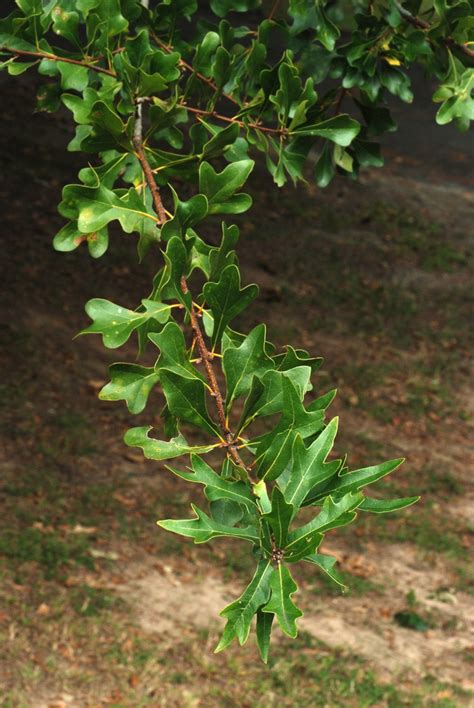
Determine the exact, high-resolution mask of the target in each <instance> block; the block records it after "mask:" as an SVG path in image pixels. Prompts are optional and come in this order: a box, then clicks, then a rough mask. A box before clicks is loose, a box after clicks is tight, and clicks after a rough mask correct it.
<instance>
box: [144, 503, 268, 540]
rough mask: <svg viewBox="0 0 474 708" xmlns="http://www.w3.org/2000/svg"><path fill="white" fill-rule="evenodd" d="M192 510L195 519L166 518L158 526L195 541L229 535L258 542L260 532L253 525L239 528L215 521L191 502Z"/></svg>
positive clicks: (158, 522)
mask: <svg viewBox="0 0 474 708" xmlns="http://www.w3.org/2000/svg"><path fill="white" fill-rule="evenodd" d="M191 507H192V510H193V511H194V513H195V514H196V516H195V517H194V519H164V520H163V521H157V524H158V526H161V527H162V528H164V529H166V530H167V531H172V532H173V533H176V534H179V535H180V536H187V537H189V538H193V539H194V543H207V542H208V541H211V540H212V539H213V538H217V537H219V536H229V537H231V538H241V539H243V540H244V541H250V542H251V543H258V532H257V529H256V528H255V527H253V526H246V527H245V528H238V527H236V526H225V525H224V524H219V523H217V521H214V519H212V518H211V517H210V516H208V515H207V514H205V513H204V511H202V510H201V509H198V508H197V506H195V505H194V504H191Z"/></svg>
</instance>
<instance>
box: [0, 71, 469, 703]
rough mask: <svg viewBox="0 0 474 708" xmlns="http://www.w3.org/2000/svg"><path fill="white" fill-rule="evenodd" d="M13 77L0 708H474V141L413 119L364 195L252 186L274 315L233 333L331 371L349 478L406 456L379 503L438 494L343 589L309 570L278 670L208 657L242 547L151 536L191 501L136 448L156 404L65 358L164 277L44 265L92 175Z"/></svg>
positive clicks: (244, 658)
mask: <svg viewBox="0 0 474 708" xmlns="http://www.w3.org/2000/svg"><path fill="white" fill-rule="evenodd" d="M20 78H21V79H24V80H18V79H17V80H13V79H9V78H2V82H3V83H2V86H1V88H2V93H3V95H4V96H6V100H4V101H3V102H2V107H1V109H0V121H1V123H0V125H1V131H0V155H1V159H2V165H3V169H2V170H1V174H0V180H1V183H0V202H1V203H2V207H3V208H2V225H3V228H2V232H3V234H2V241H3V253H2V266H3V273H2V283H3V285H4V289H3V297H2V299H1V301H0V328H1V331H2V341H3V342H4V344H5V346H4V347H3V350H2V353H1V360H0V364H1V370H2V372H4V376H3V377H2V382H1V387H2V396H1V398H0V436H1V444H0V450H1V452H0V456H1V457H0V465H1V483H0V498H1V502H2V508H3V511H2V522H1V528H0V573H1V585H0V702H1V705H3V706H8V707H10V706H11V707H12V708H13V707H15V708H16V707H17V706H21V707H23V706H32V707H33V708H42V707H43V706H45V707H46V706H50V707H51V708H53V707H54V706H55V707H56V708H60V707H61V706H74V707H82V706H91V707H92V706H107V705H112V706H120V707H124V708H125V707H128V706H133V707H135V706H180V707H181V706H186V707H187V706H189V707H191V706H206V708H207V706H216V707H217V706H218V707H219V708H220V707H221V706H228V707H229V708H230V707H233V706H236V707H239V708H240V707H247V706H252V707H253V706H264V707H265V708H267V706H298V707H299V706H331V707H332V706H370V705H376V706H405V705H407V706H425V705H426V706H463V705H473V704H474V699H473V695H474V694H473V693H472V691H473V690H474V682H473V681H472V661H473V658H474V654H473V649H474V647H473V639H472V628H473V624H474V613H473V606H474V602H473V591H474V582H473V580H474V579H473V576H472V565H471V570H470V566H469V560H470V559H471V560H472V554H471V550H472V531H473V528H474V524H473V520H472V509H473V505H472V501H473V487H472V444H471V446H469V433H470V431H471V430H472V428H471V427H470V424H471V421H472V418H471V417H470V415H471V413H472V411H470V406H471V405H472V391H471V385H472V384H471V381H470V376H469V374H470V369H469V351H470V346H471V345H472V342H470V341H469V340H470V337H471V338H472V321H471V319H472V312H473V308H472V288H471V289H470V287H469V285H470V276H471V274H472V237H471V235H470V234H471V232H472V229H470V228H469V227H470V225H471V223H472V216H473V198H472V193H470V192H469V184H468V180H467V171H468V165H469V161H468V158H466V152H465V150H466V149H467V145H468V143H467V139H466V138H465V137H464V138H462V137H461V138H459V137H457V136H456V135H455V133H453V132H452V131H450V129H447V128H443V129H441V128H438V129H437V130H438V131H441V133H439V132H438V133H436V135H437V136H438V137H436V138H434V137H433V135H432V133H431V130H432V128H431V125H432V124H431V116H429V115H425V113H426V111H425V112H423V110H422V109H423V106H422V108H421V109H420V108H418V109H416V107H415V111H414V114H413V115H414V116H415V122H414V126H415V127H414V128H412V130H411V131H409V130H408V131H407V128H406V127H405V132H404V133H402V134H401V137H400V138H398V142H397V140H395V139H394V138H392V139H391V141H390V142H389V143H388V147H387V156H388V166H387V167H386V168H385V169H384V170H378V171H375V170H374V171H366V172H364V174H363V176H362V178H361V179H360V181H359V182H357V183H355V182H347V181H346V182H343V181H337V182H336V183H334V184H333V185H332V186H331V188H330V189H328V190H325V191H324V192H323V191H320V190H317V189H316V188H315V187H313V186H311V184H310V183H308V185H307V186H303V187H299V188H298V189H297V190H295V189H293V188H292V187H287V188H285V189H283V190H281V191H277V190H276V188H274V187H273V186H272V185H271V183H270V182H269V181H268V180H267V179H264V178H263V177H262V175H258V176H257V177H256V178H254V182H253V187H252V189H251V191H252V193H253V194H255V201H256V205H255V207H254V209H253V211H251V212H249V213H248V214H247V215H245V218H243V219H241V220H240V225H241V229H242V239H241V242H240V246H239V253H240V257H241V262H242V269H243V273H244V280H245V281H246V282H251V281H253V280H255V281H256V282H258V283H259V284H260V285H261V296H260V299H259V301H258V303H257V305H256V306H255V307H254V308H252V310H251V312H250V314H249V315H248V317H247V319H246V320H241V322H240V326H241V328H242V329H246V330H248V329H249V328H250V327H251V326H253V325H254V324H256V323H257V322H258V321H261V320H264V321H267V322H268V323H269V338H270V339H271V340H272V341H274V342H275V343H276V344H278V345H280V346H281V345H284V344H286V343H287V342H291V343H292V344H293V345H296V346H298V345H299V346H304V347H305V348H307V349H309V350H310V351H311V352H312V353H314V354H317V355H321V356H324V358H325V360H326V363H325V366H324V368H323V369H322V370H321V372H320V373H318V375H317V377H316V380H315V388H316V391H317V392H324V391H326V390H328V389H330V388H333V387H334V386H337V387H338V389H339V395H338V397H337V399H336V402H335V404H333V412H334V414H338V415H339V416H340V418H341V423H340V430H341V433H340V435H339V438H338V442H337V451H338V452H339V453H344V452H345V451H346V450H349V451H350V462H351V464H352V467H353V468H354V467H355V466H357V465H359V466H363V465H366V464H372V463H375V462H378V461H382V460H383V459H388V458H391V457H399V456H405V457H406V458H407V461H406V463H405V464H404V465H403V467H402V468H400V469H399V470H398V471H397V472H396V473H395V475H394V476H393V478H392V479H390V480H388V481H387V482H385V484H382V485H381V486H380V490H381V493H383V494H387V495H388V494H391V495H392V496H397V495H398V496H400V495H402V496H403V495H409V494H421V495H422V500H421V501H420V503H419V504H418V505H416V506H415V507H412V508H410V509H408V510H406V511H404V512H399V513H398V514H395V515H392V516H390V517H384V516H382V517H380V516H377V517H371V518H370V519H368V520H367V517H364V519H359V521H358V523H357V524H356V525H353V526H351V527H349V528H348V529H347V530H344V529H342V530H340V531H339V532H337V533H332V534H329V535H328V536H327V540H326V541H325V544H324V548H323V550H324V551H325V552H328V553H332V554H333V555H335V556H336V557H337V558H338V560H339V564H340V568H341V571H342V572H343V574H344V576H345V578H346V581H347V584H348V586H349V591H348V592H347V593H346V594H340V593H339V591H338V590H337V589H334V588H333V587H332V586H330V585H329V584H328V583H327V582H325V581H324V579H323V578H322V577H321V576H320V575H318V574H317V573H316V572H315V571H313V570H312V569H307V568H301V570H300V569H298V571H297V573H296V576H297V580H298V582H299V586H300V598H301V603H302V606H303V609H304V610H305V617H304V619H303V620H302V621H301V633H300V636H299V638H298V639H297V640H295V641H289V640H287V639H284V638H282V637H281V636H279V635H278V633H275V635H276V636H275V642H274V647H273V650H272V657H271V660H270V663H269V666H268V667H265V666H263V665H262V664H261V663H260V661H259V659H258V656H257V651H256V648H255V646H254V644H253V643H252V642H249V644H248V645H246V646H245V647H244V648H238V647H232V648H230V649H229V650H227V651H226V652H224V653H223V654H219V655H214V654H213V647H214V646H215V644H216V641H217V637H218V632H219V629H220V627H221V621H220V620H219V618H218V612H219V610H220V609H221V608H222V607H223V606H224V605H225V604H226V603H227V602H228V601H229V600H231V599H233V598H234V597H235V596H237V594H238V593H239V592H240V589H241V588H243V587H244V585H245V583H246V582H247V581H248V579H249V577H250V574H251V572H252V570H251V565H252V561H251V559H249V558H248V555H247V549H246V548H244V549H243V548H241V546H240V545H238V544H237V545H235V544H232V543H229V542H224V541H216V542H214V543H213V544H212V545H211V544H209V545H204V546H197V547H196V546H194V545H192V544H191V543H190V542H189V541H187V540H185V539H180V538H178V537H176V536H173V535H171V534H167V533H165V532H164V531H160V530H159V529H158V528H157V527H156V525H155V521H156V520H157V519H158V518H167V517H169V516H173V515H174V516H184V515H185V514H186V513H187V509H188V506H189V502H190V501H192V500H194V499H197V498H198V495H197V493H196V495H194V490H192V492H190V491H189V490H188V489H187V488H186V486H185V485H183V484H181V483H180V482H179V481H177V480H175V479H171V477H170V475H169V473H167V472H166V470H165V469H164V466H163V465H160V464H158V463H152V462H146V461H144V460H143V459H142V457H141V456H140V455H139V454H138V453H137V452H136V451H135V450H132V449H130V448H127V447H125V445H124V444H123V442H122V435H123V433H124V431H125V430H126V429H127V428H128V427H130V426H131V425H137V424H145V423H155V425H159V421H158V416H157V411H158V410H159V406H156V410H151V413H146V414H143V415H141V416H138V422H137V418H134V417H133V416H131V415H130V414H128V412H127V410H126V409H125V408H124V407H122V406H121V405H120V404H113V403H106V402H100V401H99V400H98V399H97V397H96V394H97V391H98V390H99V389H100V387H101V386H102V385H103V383H104V382H105V381H106V379H107V365H108V364H109V363H110V362H112V361H114V352H110V351H104V350H103V348H102V346H101V343H100V340H99V339H98V338H94V337H81V338H78V339H74V340H73V337H74V335H75V334H76V333H77V332H78V330H80V329H81V327H83V326H84V325H86V324H87V318H86V316H85V314H84V312H83V304H84V302H85V301H86V300H87V299H89V298H90V297H94V296H95V297H97V296H99V297H105V298H109V299H111V300H113V301H115V302H119V303H120V304H123V305H126V306H130V307H134V306H135V305H136V303H137V301H138V299H139V298H141V297H142V296H143V293H144V292H146V291H147V288H148V285H149V282H150V278H151V276H152V274H153V272H154V270H155V269H157V267H158V264H159V262H160V258H161V256H160V254H159V252H158V251H157V252H156V253H155V255H154V258H153V257H151V258H150V259H149V261H148V263H147V264H146V265H143V266H139V265H138V264H137V262H136V257H135V244H134V241H133V237H130V236H123V235H120V234H118V233H117V234H115V235H114V238H113V239H112V248H111V251H110V252H109V253H108V254H107V255H106V256H105V257H104V258H103V259H101V260H99V261H93V260H91V259H90V258H89V257H88V256H87V254H86V253H85V252H84V251H83V250H82V249H80V250H79V251H77V252H74V253H72V254H58V253H55V252H54V251H53V250H52V248H51V237H52V235H53V234H54V233H55V232H56V231H57V230H58V228H59V227H60V226H61V223H62V221H61V218H60V217H59V216H58V215H57V213H56V204H57V203H58V201H59V197H60V189H61V186H62V184H63V183H66V182H70V181H74V179H75V175H76V173H77V170H78V168H79V167H81V166H82V163H81V162H80V161H79V158H78V156H77V155H71V154H70V153H67V152H66V151H65V144H66V143H67V140H68V135H69V131H70V126H69V123H68V120H67V117H66V116H65V115H64V116H63V115H61V116H59V117H58V116H56V117H50V116H46V115H44V114H37V115H34V116H33V115H32V108H33V93H34V81H32V80H31V79H29V78H26V79H25V78H24V77H20ZM428 125H429V126H430V128H429V129H428V128H427V127H426V126H428ZM443 131H444V132H443ZM417 135H418V140H417V139H416V136H417ZM427 136H428V137H427ZM421 137H424V138H426V140H427V141H428V142H426V141H425V140H422V139H421ZM436 141H437V142H436ZM212 237H213V235H212V233H211V234H210V238H212ZM115 355H116V353H115ZM133 356H134V349H133V346H132V345H127V346H126V347H124V349H123V352H122V351H121V352H120V358H121V359H123V360H133ZM407 625H408V626H407Z"/></svg>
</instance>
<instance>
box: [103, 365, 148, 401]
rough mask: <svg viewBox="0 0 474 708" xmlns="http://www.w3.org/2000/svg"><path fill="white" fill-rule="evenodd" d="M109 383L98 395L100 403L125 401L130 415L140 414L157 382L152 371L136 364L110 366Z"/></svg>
mask: <svg viewBox="0 0 474 708" xmlns="http://www.w3.org/2000/svg"><path fill="white" fill-rule="evenodd" d="M109 375H110V378H111V381H110V383H108V384H106V385H105V386H104V387H103V388H102V390H101V391H100V393H99V398H100V399H101V400H102V401H126V403H127V408H128V410H129V411H130V413H141V411H142V410H144V408H145V406H146V402H147V399H148V396H149V394H150V391H151V390H152V388H153V386H154V385H155V384H156V383H157V382H158V380H159V377H158V374H157V373H155V371H154V369H150V368H148V367H146V366H139V365H138V364H120V363H118V364H112V365H111V366H110V367H109Z"/></svg>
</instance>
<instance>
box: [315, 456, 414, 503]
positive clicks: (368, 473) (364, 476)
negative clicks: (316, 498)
mask: <svg viewBox="0 0 474 708" xmlns="http://www.w3.org/2000/svg"><path fill="white" fill-rule="evenodd" d="M403 461H404V458H400V459H398V460H389V461H388V462H382V463H381V464H380V465H373V466H372V467H364V468H363V469H360V470H354V471H353V472H346V473H345V474H341V475H340V476H339V477H337V478H336V479H335V480H334V481H332V482H331V484H330V485H329V487H328V488H327V489H325V490H324V493H325V494H333V495H337V496H340V495H342V494H347V493H348V492H357V491H358V490H359V489H362V488H363V487H366V486H367V485H368V484H373V483H374V482H377V480H379V479H381V478H382V477H385V476H386V475H387V474H390V472H393V470H395V469H397V467H400V465H401V464H402V462H403Z"/></svg>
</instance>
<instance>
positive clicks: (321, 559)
mask: <svg viewBox="0 0 474 708" xmlns="http://www.w3.org/2000/svg"><path fill="white" fill-rule="evenodd" d="M303 560H305V561H308V563H314V565H317V566H318V568H320V569H321V570H322V571H323V573H325V574H326V575H327V576H328V577H329V578H331V580H332V581H333V582H334V583H336V584H337V585H339V586H340V587H341V588H343V589H346V585H345V583H344V580H343V578H342V576H341V575H340V574H339V573H338V572H337V570H335V568H334V566H335V565H336V563H337V560H336V558H333V557H332V556H325V555H323V554H321V553H314V554H312V555H309V556H305V557H304V558H303Z"/></svg>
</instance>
